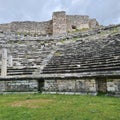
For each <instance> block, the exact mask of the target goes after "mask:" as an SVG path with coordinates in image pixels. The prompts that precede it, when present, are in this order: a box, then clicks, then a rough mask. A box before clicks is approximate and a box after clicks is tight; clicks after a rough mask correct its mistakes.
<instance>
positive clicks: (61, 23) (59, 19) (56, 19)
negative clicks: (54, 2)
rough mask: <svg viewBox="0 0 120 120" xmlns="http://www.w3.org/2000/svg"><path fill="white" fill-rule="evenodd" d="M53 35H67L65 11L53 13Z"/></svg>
mask: <svg viewBox="0 0 120 120" xmlns="http://www.w3.org/2000/svg"><path fill="white" fill-rule="evenodd" d="M52 20H53V36H58V35H59V36H60V35H66V34H67V31H66V14H65V12H64V11H61V12H54V13H53V17H52Z"/></svg>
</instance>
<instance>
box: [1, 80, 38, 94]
mask: <svg viewBox="0 0 120 120" xmlns="http://www.w3.org/2000/svg"><path fill="white" fill-rule="evenodd" d="M37 91H38V82H37V80H16V81H15V80H11V81H0V92H37Z"/></svg>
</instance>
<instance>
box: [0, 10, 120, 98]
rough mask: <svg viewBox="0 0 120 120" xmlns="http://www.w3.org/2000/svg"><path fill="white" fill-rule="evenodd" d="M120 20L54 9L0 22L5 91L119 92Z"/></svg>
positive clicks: (1, 90) (0, 82)
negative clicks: (46, 15) (40, 16)
mask: <svg viewBox="0 0 120 120" xmlns="http://www.w3.org/2000/svg"><path fill="white" fill-rule="evenodd" d="M119 48H120V25H112V26H106V27H105V26H99V24H98V22H97V21H96V20H95V19H90V18H89V17H88V16H80V15H66V13H65V12H64V11H61V12H54V13H53V17H52V20H50V21H47V22H29V21H26V22H12V23H8V24H1V25H0V67H1V69H0V72H1V76H0V93H11V92H42V93H59V94H92V95H97V94H98V93H99V92H103V93H106V94H107V95H115V96H120V49H119Z"/></svg>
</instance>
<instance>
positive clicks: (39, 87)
mask: <svg viewBox="0 0 120 120" xmlns="http://www.w3.org/2000/svg"><path fill="white" fill-rule="evenodd" d="M43 87H44V79H39V80H38V92H40V93H41V92H42V91H43Z"/></svg>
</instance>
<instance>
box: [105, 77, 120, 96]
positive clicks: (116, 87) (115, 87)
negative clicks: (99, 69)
mask: <svg viewBox="0 0 120 120" xmlns="http://www.w3.org/2000/svg"><path fill="white" fill-rule="evenodd" d="M107 92H109V93H116V94H118V95H120V79H107Z"/></svg>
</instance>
